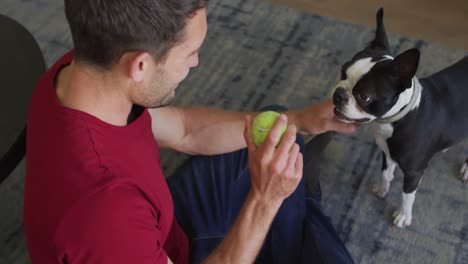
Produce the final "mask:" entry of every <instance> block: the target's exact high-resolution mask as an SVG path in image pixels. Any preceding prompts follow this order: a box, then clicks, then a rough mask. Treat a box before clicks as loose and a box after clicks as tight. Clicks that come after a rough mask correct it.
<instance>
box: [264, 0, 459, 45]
mask: <svg viewBox="0 0 468 264" xmlns="http://www.w3.org/2000/svg"><path fill="white" fill-rule="evenodd" d="M270 1H271V2H273V3H277V4H281V5H286V6H289V7H293V8H297V9H301V10H303V11H307V12H311V13H315V14H319V15H322V16H328V17H333V18H337V19H340V20H344V21H347V22H352V23H357V24H362V25H367V26H370V27H374V26H375V13H376V11H377V10H378V8H379V7H384V10H385V18H384V21H385V25H386V28H387V31H389V32H390V31H391V32H397V33H402V34H404V35H407V36H410V37H413V38H418V39H423V40H427V41H430V42H434V43H438V44H441V45H443V46H446V47H451V48H461V49H464V50H467V51H468V1H467V0H445V1H440V0H410V1H408V0H381V1H375V0H360V1H355V0H270Z"/></svg>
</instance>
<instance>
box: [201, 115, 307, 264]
mask: <svg viewBox="0 0 468 264" xmlns="http://www.w3.org/2000/svg"><path fill="white" fill-rule="evenodd" d="M251 121H252V120H251V117H250V116H247V117H246V126H245V127H246V128H245V130H244V138H245V140H246V142H247V146H248V151H249V170H250V173H251V188H250V192H249V194H248V196H247V198H246V201H245V202H244V205H243V207H242V208H241V211H240V213H239V215H238V217H237V219H236V221H235V222H234V225H233V226H232V227H231V228H230V229H229V232H228V233H227V234H226V236H225V237H224V239H223V240H222V241H221V243H220V245H219V246H218V247H217V248H216V249H215V250H214V251H213V252H212V253H211V254H210V256H208V258H207V259H205V261H204V263H253V262H254V260H255V258H256V256H257V255H258V252H259V251H260V248H261V246H262V244H263V241H264V239H265V236H266V234H267V232H268V230H269V228H270V226H271V223H272V221H273V218H274V217H275V215H276V213H277V212H278V210H279V207H280V206H281V204H282V202H283V200H284V199H286V198H287V197H288V196H289V195H290V194H291V193H292V192H294V190H295V189H296V188H297V185H298V183H299V181H300V179H301V177H302V166H303V165H302V164H303V160H302V154H301V153H300V152H299V145H298V144H297V143H295V140H296V132H297V131H296V127H295V126H294V125H291V126H289V128H288V129H287V131H286V133H285V135H284V137H283V139H282V141H281V143H280V144H279V145H278V147H275V146H276V142H278V140H279V139H280V137H281V131H282V128H283V127H284V126H285V125H286V122H287V118H286V117H285V116H281V117H280V118H279V119H278V121H277V122H275V125H274V126H273V128H272V130H271V132H270V134H269V135H268V136H267V138H266V140H265V142H264V143H263V144H262V145H260V146H259V147H258V148H257V147H256V146H255V145H254V144H253V142H252V139H251V138H250V127H251Z"/></svg>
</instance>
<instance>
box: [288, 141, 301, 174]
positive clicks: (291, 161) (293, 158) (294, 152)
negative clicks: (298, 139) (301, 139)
mask: <svg viewBox="0 0 468 264" xmlns="http://www.w3.org/2000/svg"><path fill="white" fill-rule="evenodd" d="M299 150H300V148H299V145H298V144H294V145H293V146H292V148H291V151H290V152H289V157H288V163H287V164H286V171H290V172H294V173H295V168H296V164H297V159H298V157H299V154H300V152H299Z"/></svg>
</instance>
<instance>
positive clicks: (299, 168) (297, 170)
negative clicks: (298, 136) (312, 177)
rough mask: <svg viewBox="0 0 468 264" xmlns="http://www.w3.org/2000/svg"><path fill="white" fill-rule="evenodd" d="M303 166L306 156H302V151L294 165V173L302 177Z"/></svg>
mask: <svg viewBox="0 0 468 264" xmlns="http://www.w3.org/2000/svg"><path fill="white" fill-rule="evenodd" d="M303 166H304V157H303V156H302V153H300V152H299V154H298V155H297V159H296V163H295V166H294V174H295V175H296V176H297V177H302V172H303V171H302V168H303Z"/></svg>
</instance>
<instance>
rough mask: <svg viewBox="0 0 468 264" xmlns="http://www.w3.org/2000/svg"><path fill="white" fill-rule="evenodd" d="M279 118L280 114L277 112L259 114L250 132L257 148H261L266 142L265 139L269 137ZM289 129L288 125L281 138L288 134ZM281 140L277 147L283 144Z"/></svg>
mask: <svg viewBox="0 0 468 264" xmlns="http://www.w3.org/2000/svg"><path fill="white" fill-rule="evenodd" d="M279 116H280V114H278V113H277V112H275V111H266V112H262V113H260V114H258V115H257V116H256V117H255V119H254V121H253V123H252V129H251V131H250V132H251V134H252V139H253V142H254V144H255V145H256V146H257V147H258V146H260V145H261V144H262V143H263V141H265V138H266V137H267V135H268V133H269V132H270V130H271V128H272V127H273V125H274V124H275V121H276V119H277V118H278V117H279ZM287 128H288V126H287V125H286V126H285V127H284V128H283V132H282V133H281V138H282V137H283V135H284V132H286V129H287ZM281 138H280V140H278V142H277V143H276V146H278V144H279V143H280V142H281Z"/></svg>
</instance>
